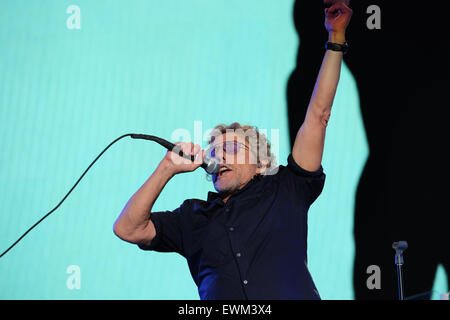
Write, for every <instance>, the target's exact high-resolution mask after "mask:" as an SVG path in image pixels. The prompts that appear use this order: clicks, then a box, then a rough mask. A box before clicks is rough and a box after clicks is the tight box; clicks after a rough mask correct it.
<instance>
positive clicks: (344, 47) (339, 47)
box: [325, 41, 348, 54]
mask: <svg viewBox="0 0 450 320" xmlns="http://www.w3.org/2000/svg"><path fill="white" fill-rule="evenodd" d="M325 49H327V50H333V51H342V52H343V54H346V53H347V51H348V44H347V42H346V43H344V44H339V43H334V42H330V41H328V42H327V43H326V44H325Z"/></svg>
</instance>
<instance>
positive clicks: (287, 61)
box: [0, 0, 448, 299]
mask: <svg viewBox="0 0 450 320" xmlns="http://www.w3.org/2000/svg"><path fill="white" fill-rule="evenodd" d="M1 4H2V6H1V10H0V26H1V28H0V47H1V50H0V150H1V152H0V164H1V166H0V182H1V183H0V212H1V214H0V251H3V250H5V249H6V248H7V247H8V246H9V245H10V244H11V243H12V242H13V241H14V240H15V239H16V238H18V237H19V236H20V235H21V234H22V233H23V232H24V231H25V230H26V229H27V228H28V227H30V226H31V225H32V224H33V223H35V222H36V221H37V220H38V219H39V218H41V217H42V216H43V215H44V214H45V213H46V212H48V211H50V210H51V209H52V208H53V207H54V206H55V205H56V204H57V203H58V202H59V201H60V200H61V199H62V197H63V196H64V195H65V194H66V193H67V191H68V190H69V189H70V188H71V187H72V185H73V184H74V183H75V181H76V180H77V179H78V177H79V176H80V175H81V173H82V172H83V171H84V170H85V168H86V167H87V166H88V165H89V164H90V163H91V161H93V159H94V158H95V157H96V156H97V155H98V153H99V152H100V151H102V150H103V148H104V147H105V146H106V145H107V144H109V143H110V142H111V141H113V140H114V139H115V138H117V137H118V136H120V135H122V134H125V133H130V132H136V133H147V134H153V135H157V136H161V137H165V138H167V139H171V140H173V141H178V140H181V139H180V137H178V136H176V135H175V134H174V132H175V130H176V129H186V130H187V131H188V132H190V133H191V135H192V136H191V137H188V138H190V139H194V121H200V122H201V125H202V129H201V130H202V134H203V133H204V132H205V131H206V130H207V129H210V128H212V127H213V126H214V125H216V124H218V123H231V122H234V121H238V122H240V123H242V124H251V125H257V126H258V127H259V128H261V129H267V130H268V132H269V137H268V138H269V139H271V136H270V131H271V130H272V129H275V130H279V131H278V132H279V141H278V142H279V154H278V158H279V159H278V160H279V164H286V158H287V155H288V154H289V141H288V127H287V118H286V113H287V111H286V110H287V109H286V108H287V105H286V84H287V79H288V77H289V75H290V73H291V72H292V70H293V69H294V67H295V60H296V54H297V48H298V45H299V43H300V41H299V39H298V36H297V34H296V33H295V29H294V25H293V17H292V9H293V0H277V1H274V0H247V1H242V0H226V1H225V0H217V1H211V0H191V1H184V0H165V1H160V0H158V1H157V0H151V1H149V0H146V1H144V0H140V1H137V0H135V1H124V0H115V1H106V0H96V1H92V0H91V1H87V0H85V1H83V0H78V1H60V0H53V1H51V0H45V1H44V0H42V1H38V0H33V1H29V0H27V1H25V0H14V1H12V0H2V1H1ZM72 4H74V5H78V6H79V7H80V10H81V29H79V30H77V29H68V28H67V26H66V20H67V19H68V18H69V16H70V14H67V13H66V9H67V7H68V6H69V5H72ZM324 32H325V29H324ZM299 90H301V88H299ZM358 103H359V102H358V93H357V90H356V86H355V83H354V80H353V78H352V76H351V75H350V74H349V72H348V69H347V68H346V66H345V65H344V66H343V68H342V74H341V81H340V83H339V87H338V92H337V95H336V98H335V104H334V106H333V111H332V117H331V120H330V124H329V127H328V129H327V138H326V145H325V155H324V159H323V167H324V169H325V172H326V174H327V180H326V184H325V187H324V190H323V193H322V195H321V196H320V197H319V199H318V200H317V201H316V202H315V203H314V204H313V206H312V207H311V209H310V212H309V217H310V218H309V234H308V253H309V259H308V262H309V268H310V271H311V274H312V276H313V278H314V280H315V282H316V285H317V287H318V290H319V292H320V294H321V296H322V298H323V299H353V289H352V280H351V279H352V265H353V254H354V244H353V235H352V230H353V206H354V195H355V190H356V186H357V183H358V178H359V175H360V173H361V170H362V168H363V165H364V162H365V160H366V158H367V155H368V152H369V150H368V146H367V142H366V137H365V134H364V128H363V124H362V121H361V115H360V111H359V104H358ZM190 139H187V137H184V140H186V141H187V140H190ZM272 143H276V142H275V141H272ZM205 145H206V143H205V141H203V146H205ZM164 153H165V152H164V150H163V149H162V148H161V147H160V146H158V145H156V144H155V143H151V142H147V141H137V140H131V139H129V138H127V139H123V140H121V141H119V142H118V143H116V144H115V145H113V146H112V147H111V148H110V149H109V150H108V151H107V152H106V153H105V154H104V155H103V156H102V157H101V158H100V159H99V160H98V162H97V163H96V164H95V165H94V166H93V168H92V169H91V170H90V171H89V172H88V174H87V175H86V176H85V178H84V179H83V180H82V181H81V183H80V184H79V185H78V187H77V188H76V189H75V190H74V191H73V192H72V194H71V195H70V196H69V197H68V198H67V200H66V201H65V202H64V203H63V204H62V205H61V207H60V208H59V209H58V210H57V211H55V212H54V213H53V214H52V215H51V216H50V217H49V218H48V219H46V220H45V221H44V222H42V223H41V224H40V225H39V226H38V227H37V228H36V229H34V230H33V231H32V232H31V233H30V234H29V235H28V236H27V237H26V238H24V239H23V240H22V241H21V242H20V243H19V244H18V245H17V246H16V247H15V248H14V249H13V250H12V251H10V252H9V253H8V254H7V255H5V256H4V257H3V258H2V259H0V299H198V293H197V288H196V286H195V284H194V282H193V280H192V279H191V276H190V274H189V269H188V267H187V264H186V261H185V259H184V258H182V257H181V256H178V255H177V254H172V253H164V254H163V253H156V252H146V251H141V250H139V249H138V248H137V246H135V245H131V244H128V243H125V242H123V241H121V240H119V239H118V238H117V237H116V236H115V235H114V234H113V232H112V227H113V223H114V221H115V219H116V218H117V216H118V215H119V214H120V212H121V210H122V208H123V207H124V205H125V204H126V202H127V201H128V199H129V198H130V197H131V196H132V195H133V193H134V192H135V191H136V190H137V189H138V188H139V187H140V186H141V185H142V184H143V183H144V182H145V180H146V179H147V178H148V177H149V176H150V175H151V173H152V172H153V170H154V169H155V167H156V166H157V164H158V162H159V161H160V160H161V158H162V157H163V156H164ZM210 190H213V188H212V184H211V182H209V181H207V180H206V178H205V174H204V172H203V171H201V170H200V171H196V172H193V173H190V174H183V175H179V176H176V177H175V178H174V179H173V180H171V181H170V182H169V184H168V185H167V187H166V188H165V189H164V190H163V192H162V194H161V196H160V198H159V199H158V201H157V202H156V204H155V207H154V209H155V210H165V209H170V210H171V209H175V208H176V207H178V206H179V205H180V204H181V203H182V202H183V200H184V199H186V198H201V199H205V197H206V194H207V192H208V191H210ZM70 265H77V266H79V267H80V270H81V288H80V289H74V290H70V289H69V288H68V287H67V285H66V281H67V279H68V278H69V276H70V274H68V273H66V270H67V268H68V267H69V266H70ZM434 289H435V291H436V292H441V293H444V292H446V291H448V288H446V278H445V273H444V271H443V268H442V267H440V268H439V270H438V273H437V276H436V280H435V287H434Z"/></svg>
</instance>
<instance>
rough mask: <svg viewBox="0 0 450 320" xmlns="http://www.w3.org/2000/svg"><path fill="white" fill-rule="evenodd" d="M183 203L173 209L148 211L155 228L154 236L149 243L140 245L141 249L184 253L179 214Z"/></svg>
mask: <svg viewBox="0 0 450 320" xmlns="http://www.w3.org/2000/svg"><path fill="white" fill-rule="evenodd" d="M182 215H183V205H181V206H180V207H179V208H177V209H175V210H173V211H161V212H152V213H150V220H151V221H152V222H153V224H154V226H155V230H156V236H155V238H153V240H152V242H151V243H150V245H141V244H139V245H138V246H139V248H140V249H142V250H153V251H158V252H177V253H179V254H181V255H184V250H183V235H182V226H181V216H182Z"/></svg>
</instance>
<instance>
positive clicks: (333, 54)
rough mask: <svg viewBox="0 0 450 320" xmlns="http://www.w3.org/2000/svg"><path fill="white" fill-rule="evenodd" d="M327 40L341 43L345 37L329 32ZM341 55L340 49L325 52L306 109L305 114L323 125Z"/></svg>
mask: <svg viewBox="0 0 450 320" xmlns="http://www.w3.org/2000/svg"><path fill="white" fill-rule="evenodd" d="M328 41H330V42H334V43H340V44H343V43H345V37H344V36H339V35H334V34H330V36H329V39H328ZM342 56H343V53H342V52H340V51H332V50H327V51H326V52H325V56H324V58H323V61H322V65H321V68H320V71H319V75H318V77H317V81H316V84H315V87H314V91H313V94H312V96H311V100H310V103H309V106H308V110H307V116H311V115H312V116H314V117H316V118H319V119H321V121H324V122H325V123H324V124H325V125H326V122H327V121H328V119H329V116H330V112H331V107H332V105H333V100H334V97H335V95H336V90H337V86H338V83H339V78H340V74H341V65H342Z"/></svg>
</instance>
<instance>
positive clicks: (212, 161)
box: [130, 133, 220, 174]
mask: <svg viewBox="0 0 450 320" xmlns="http://www.w3.org/2000/svg"><path fill="white" fill-rule="evenodd" d="M130 137H131V138H133V139H143V140H150V141H155V142H157V143H159V144H160V145H162V146H163V147H164V148H166V149H167V150H169V151H172V152H175V153H176V154H178V155H179V156H181V157H183V158H186V159H189V160H191V161H194V160H195V157H194V156H187V155H185V154H184V153H183V151H181V148H180V146H178V145H176V144H173V143H172V142H169V141H167V140H164V139H162V138H159V137H156V136H151V135H148V134H136V133H132V134H130ZM201 167H202V168H203V169H205V171H206V172H207V173H209V174H214V173H218V172H219V169H220V164H219V162H218V161H217V159H216V158H210V157H208V156H205V157H204V158H203V163H202V165H201Z"/></svg>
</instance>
